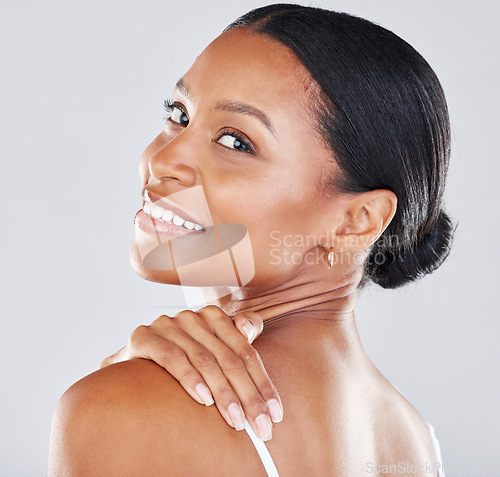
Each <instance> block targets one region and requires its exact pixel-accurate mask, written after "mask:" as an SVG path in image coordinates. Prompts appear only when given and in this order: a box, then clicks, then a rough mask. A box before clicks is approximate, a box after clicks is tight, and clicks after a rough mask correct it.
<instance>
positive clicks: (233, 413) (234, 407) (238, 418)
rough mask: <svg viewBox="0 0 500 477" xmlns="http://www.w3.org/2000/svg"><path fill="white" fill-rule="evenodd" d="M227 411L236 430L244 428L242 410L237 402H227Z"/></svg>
mask: <svg viewBox="0 0 500 477" xmlns="http://www.w3.org/2000/svg"><path fill="white" fill-rule="evenodd" d="M227 412H228V413H229V417H230V418H231V421H232V423H233V426H234V428H235V429H236V430H237V431H242V430H243V429H245V416H244V415H243V411H242V410H241V408H240V406H238V404H236V403H235V402H233V403H231V404H229V406H228V407H227Z"/></svg>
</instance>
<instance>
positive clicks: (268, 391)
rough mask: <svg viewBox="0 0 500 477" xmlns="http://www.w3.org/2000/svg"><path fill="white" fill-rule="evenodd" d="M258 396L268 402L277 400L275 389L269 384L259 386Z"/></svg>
mask: <svg viewBox="0 0 500 477" xmlns="http://www.w3.org/2000/svg"><path fill="white" fill-rule="evenodd" d="M259 390H260V394H261V395H262V396H263V397H264V398H265V400H266V401H269V399H272V398H274V399H276V400H278V393H277V392H276V389H275V388H274V386H273V385H272V384H271V383H270V382H269V381H267V382H265V383H264V384H261V385H260V386H259Z"/></svg>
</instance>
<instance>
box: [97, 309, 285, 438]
mask: <svg viewBox="0 0 500 477" xmlns="http://www.w3.org/2000/svg"><path fill="white" fill-rule="evenodd" d="M262 329H263V323H262V319H261V318H260V316H259V315H258V314H257V313H255V312H243V313H238V314H237V315H235V316H233V317H230V316H228V315H226V314H225V313H224V312H223V311H222V310H221V309H220V308H218V307H217V306H213V305H209V306H206V307H204V308H202V309H201V310H198V311H197V312H194V311H190V310H186V311H181V312H180V313H178V314H177V315H175V316H174V317H170V316H167V315H162V316H160V317H159V318H158V319H156V320H155V321H153V323H151V325H149V326H145V325H141V326H139V327H138V328H136V329H135V330H134V331H133V332H132V334H131V335H130V338H129V341H128V344H127V346H125V347H124V348H122V349H121V350H119V351H118V352H116V353H115V354H113V355H111V356H110V357H109V358H106V359H105V360H104V361H103V362H102V363H101V366H100V367H101V368H103V367H105V366H109V365H110V364H113V363H118V362H120V361H126V360H128V359H131V358H146V359H150V360H153V361H155V362H156V363H158V364H159V365H160V366H162V367H163V368H165V369H166V370H167V371H168V372H169V373H170V374H171V375H172V376H173V377H174V378H176V379H177V381H179V383H180V384H181V386H182V387H183V388H184V389H185V390H186V391H187V393H188V394H189V395H190V396H191V397H192V398H193V399H194V400H195V401H197V402H199V403H200V404H205V405H206V406H210V405H211V404H213V403H214V399H215V404H216V406H217V408H218V409H219V412H220V413H221V415H222V417H223V418H224V419H225V420H226V422H227V423H228V424H229V425H230V426H231V427H234V428H235V429H236V430H242V429H243V428H244V420H245V416H246V418H247V420H248V421H249V423H250V425H251V426H252V428H253V429H254V431H255V432H256V434H257V435H258V436H259V437H260V438H261V439H263V440H269V439H271V429H272V425H271V421H272V422H275V423H276V422H280V421H281V419H282V416H283V407H282V404H281V399H280V397H279V395H278V392H277V391H276V388H275V387H274V385H273V383H272V382H271V380H270V379H269V376H268V375H267V372H266V370H265V369H264V366H263V364H262V361H261V359H260V356H259V354H258V353H257V351H256V350H255V348H254V347H253V346H251V343H252V342H253V341H254V340H255V338H256V337H257V336H258V335H260V333H261V332H262ZM212 396H213V397H212Z"/></svg>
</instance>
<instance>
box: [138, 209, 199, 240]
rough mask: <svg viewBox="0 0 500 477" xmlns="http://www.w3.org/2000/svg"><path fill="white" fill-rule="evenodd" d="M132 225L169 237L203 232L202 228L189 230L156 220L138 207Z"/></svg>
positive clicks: (147, 231)
mask: <svg viewBox="0 0 500 477" xmlns="http://www.w3.org/2000/svg"><path fill="white" fill-rule="evenodd" d="M134 225H135V227H137V228H138V229H140V230H142V231H143V232H145V233H147V234H149V235H153V234H161V235H162V236H170V238H176V237H181V236H182V235H187V234H200V233H203V232H204V230H190V229H186V228H184V227H181V226H178V225H174V224H171V223H167V222H163V221H161V220H156V219H154V218H153V217H151V216H150V215H148V214H146V212H144V210H143V209H140V210H139V211H138V212H137V214H135V218H134Z"/></svg>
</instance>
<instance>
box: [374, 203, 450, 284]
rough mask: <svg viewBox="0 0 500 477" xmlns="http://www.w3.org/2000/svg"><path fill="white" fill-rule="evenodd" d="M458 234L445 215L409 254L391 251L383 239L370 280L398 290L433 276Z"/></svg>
mask: <svg viewBox="0 0 500 477" xmlns="http://www.w3.org/2000/svg"><path fill="white" fill-rule="evenodd" d="M454 232H455V227H454V225H453V223H452V221H451V219H450V217H449V216H448V214H446V212H444V211H441V212H440V213H439V216H438V219H437V221H436V222H435V224H434V226H433V227H432V228H431V229H430V230H429V231H428V232H427V233H426V234H424V235H422V236H421V237H419V238H418V240H417V242H416V244H415V245H414V246H413V247H412V248H410V249H409V250H406V251H403V252H398V251H396V250H391V248H390V245H389V247H386V246H385V244H386V243H387V241H386V240H382V241H381V240H380V239H379V240H378V241H377V243H376V244H375V245H374V247H373V248H372V251H371V252H370V256H369V257H368V260H367V263H366V273H367V276H369V277H370V279H371V280H372V281H373V282H375V283H376V284H377V285H380V286H381V287H383V288H398V287H400V286H402V285H405V284H406V283H410V282H413V281H415V280H418V279H419V278H422V277H423V276H425V275H427V274H429V273H432V272H433V271H434V270H436V268H438V267H439V266H440V265H441V264H442V263H443V262H444V261H445V259H446V257H448V255H449V253H450V249H451V244H452V241H453V234H454ZM382 237H383V236H382ZM382 237H381V238H382ZM379 242H380V244H379ZM389 243H390V241H389Z"/></svg>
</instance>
